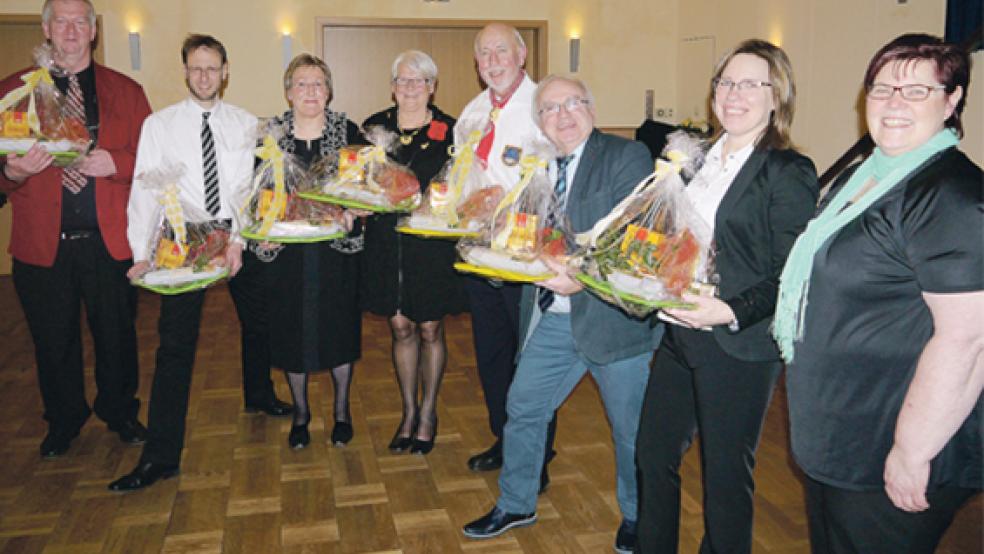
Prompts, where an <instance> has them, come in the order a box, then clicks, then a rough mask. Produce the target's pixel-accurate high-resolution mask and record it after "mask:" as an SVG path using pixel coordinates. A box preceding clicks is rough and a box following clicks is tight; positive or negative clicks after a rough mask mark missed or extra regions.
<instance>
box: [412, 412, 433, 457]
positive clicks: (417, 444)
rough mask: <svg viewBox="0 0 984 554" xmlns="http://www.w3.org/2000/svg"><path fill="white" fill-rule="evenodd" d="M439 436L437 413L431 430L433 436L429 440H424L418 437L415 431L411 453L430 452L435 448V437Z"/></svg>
mask: <svg viewBox="0 0 984 554" xmlns="http://www.w3.org/2000/svg"><path fill="white" fill-rule="evenodd" d="M436 438H437V414H434V428H433V429H432V430H431V438H430V439H428V440H423V439H421V438H418V437H417V435H416V433H414V437H413V440H412V441H411V446H410V453H411V454H421V455H424V454H429V453H430V451H431V450H433V449H434V439H436Z"/></svg>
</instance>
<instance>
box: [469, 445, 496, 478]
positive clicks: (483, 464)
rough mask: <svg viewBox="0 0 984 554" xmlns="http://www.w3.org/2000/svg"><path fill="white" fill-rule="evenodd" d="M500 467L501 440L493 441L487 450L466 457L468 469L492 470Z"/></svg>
mask: <svg viewBox="0 0 984 554" xmlns="http://www.w3.org/2000/svg"><path fill="white" fill-rule="evenodd" d="M500 467H502V442H501V441H495V444H493V445H492V446H491V447H490V448H489V449H488V450H486V451H485V452H480V453H478V454H475V455H474V456H472V457H471V458H468V469H470V470H472V471H492V470H495V469H499V468H500Z"/></svg>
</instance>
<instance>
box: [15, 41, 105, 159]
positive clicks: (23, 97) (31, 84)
mask: <svg viewBox="0 0 984 554" xmlns="http://www.w3.org/2000/svg"><path fill="white" fill-rule="evenodd" d="M34 61H35V64H36V65H37V69H35V70H33V71H30V72H28V73H26V74H24V75H23V76H21V80H23V81H24V84H23V85H21V86H20V87H18V88H15V89H13V90H11V91H10V92H8V93H7V94H6V95H4V97H3V98H0V151H4V152H22V151H25V150H27V149H28V148H30V147H31V145H32V144H34V143H35V142H38V143H40V144H41V146H42V147H44V148H45V149H46V150H48V151H49V152H53V153H55V152H77V153H81V152H85V151H86V150H87V149H88V146H89V143H90V137H89V131H88V129H87V128H86V126H85V121H84V120H83V119H80V118H78V117H75V116H71V115H69V113H68V109H67V105H66V102H67V96H66V95H64V94H62V93H61V92H59V91H58V89H57V87H55V84H54V80H53V77H55V76H61V75H63V72H62V70H60V69H59V68H58V67H57V66H55V65H54V62H53V61H52V53H51V46H49V45H47V44H45V45H42V46H39V47H37V48H35V49H34Z"/></svg>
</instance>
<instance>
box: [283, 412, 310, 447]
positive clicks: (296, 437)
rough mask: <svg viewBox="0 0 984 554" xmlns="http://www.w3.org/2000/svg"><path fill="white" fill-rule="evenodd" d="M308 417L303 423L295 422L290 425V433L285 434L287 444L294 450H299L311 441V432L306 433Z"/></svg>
mask: <svg viewBox="0 0 984 554" xmlns="http://www.w3.org/2000/svg"><path fill="white" fill-rule="evenodd" d="M310 422H311V418H308V420H307V421H305V422H304V423H295V424H293V425H291V426H290V434H289V435H287V444H288V445H290V447H291V448H293V449H295V450H300V449H301V448H304V447H305V446H307V445H308V444H310V443H311V434H310V433H308V423H310Z"/></svg>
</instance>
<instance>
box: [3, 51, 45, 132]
mask: <svg viewBox="0 0 984 554" xmlns="http://www.w3.org/2000/svg"><path fill="white" fill-rule="evenodd" d="M21 80H22V81H24V84H23V85H21V86H19V87H17V88H15V89H14V90H12V91H10V92H8V93H7V94H6V95H5V96H4V97H3V99H0V112H5V111H7V110H8V109H10V108H11V107H13V106H14V104H17V103H18V102H20V101H21V100H22V99H23V98H24V97H25V96H28V97H29V100H28V103H27V125H28V127H30V128H31V130H32V131H34V134H35V135H37V136H39V137H40V136H42V134H41V120H40V119H39V118H38V108H37V105H36V102H35V100H34V95H33V94H31V93H32V92H34V89H36V88H37V87H38V85H40V84H41V83H44V84H46V85H48V86H54V84H55V81H54V80H53V79H52V78H51V73H49V72H48V68H46V67H40V68H38V69H35V70H34V71H32V72H30V73H26V74H24V75H21Z"/></svg>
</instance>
